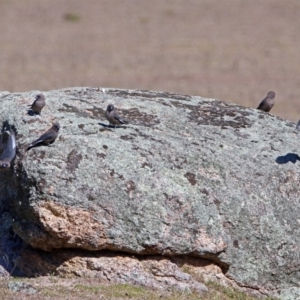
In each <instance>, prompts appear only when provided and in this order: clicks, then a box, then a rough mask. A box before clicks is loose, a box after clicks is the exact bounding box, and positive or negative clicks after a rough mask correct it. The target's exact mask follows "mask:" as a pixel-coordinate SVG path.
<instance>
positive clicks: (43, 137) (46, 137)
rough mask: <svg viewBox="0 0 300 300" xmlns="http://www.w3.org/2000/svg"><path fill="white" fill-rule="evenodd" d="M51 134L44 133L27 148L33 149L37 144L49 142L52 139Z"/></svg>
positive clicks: (48, 132)
mask: <svg viewBox="0 0 300 300" xmlns="http://www.w3.org/2000/svg"><path fill="white" fill-rule="evenodd" d="M53 134H54V132H52V131H46V132H45V133H43V134H42V135H41V136H40V137H39V138H38V139H37V140H35V141H33V142H32V143H31V144H30V145H29V147H30V148H31V147H33V146H35V145H37V144H39V143H43V142H46V141H48V140H51V139H52V138H53Z"/></svg>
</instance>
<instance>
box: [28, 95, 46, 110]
mask: <svg viewBox="0 0 300 300" xmlns="http://www.w3.org/2000/svg"><path fill="white" fill-rule="evenodd" d="M45 105H46V99H45V96H44V95H43V94H38V95H36V96H35V100H34V102H33V103H32V104H31V105H29V106H30V108H31V109H32V111H33V112H34V113H35V114H41V111H42V109H43V108H44V106H45Z"/></svg>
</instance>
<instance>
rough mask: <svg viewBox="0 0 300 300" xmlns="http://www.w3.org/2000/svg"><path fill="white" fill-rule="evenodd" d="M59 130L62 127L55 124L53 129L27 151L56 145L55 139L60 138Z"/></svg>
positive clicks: (34, 142)
mask: <svg viewBox="0 0 300 300" xmlns="http://www.w3.org/2000/svg"><path fill="white" fill-rule="evenodd" d="M59 128H60V126H59V123H58V122H55V123H53V124H52V127H51V128H49V129H48V130H47V131H46V132H45V133H44V134H42V135H41V136H40V137H39V138H38V139H37V140H35V141H33V142H32V143H31V144H30V145H29V146H28V147H27V151H28V150H29V149H31V148H33V147H36V146H41V145H45V146H48V145H49V144H52V143H54V141H55V139H56V138H57V136H58V131H59Z"/></svg>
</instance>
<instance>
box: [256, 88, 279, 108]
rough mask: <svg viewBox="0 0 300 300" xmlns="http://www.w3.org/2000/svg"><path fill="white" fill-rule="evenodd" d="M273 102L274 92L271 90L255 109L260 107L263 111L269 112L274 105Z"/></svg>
mask: <svg viewBox="0 0 300 300" xmlns="http://www.w3.org/2000/svg"><path fill="white" fill-rule="evenodd" d="M274 104H275V93H274V92H273V91H271V92H269V93H268V94H267V97H266V98H265V99H263V100H262V101H261V102H260V104H259V106H258V107H257V109H260V110H262V111H265V112H269V111H270V110H271V108H272V107H273V106H274Z"/></svg>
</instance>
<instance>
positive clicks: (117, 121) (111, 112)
mask: <svg viewBox="0 0 300 300" xmlns="http://www.w3.org/2000/svg"><path fill="white" fill-rule="evenodd" d="M105 117H106V119H107V120H108V121H109V124H112V125H114V126H115V127H116V125H121V124H128V122H127V121H125V120H124V119H122V118H121V117H120V116H119V115H118V113H117V110H116V109H115V107H114V106H113V104H109V105H108V106H107V109H106V112H105Z"/></svg>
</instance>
